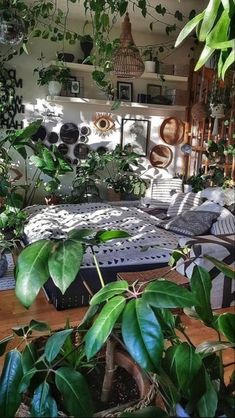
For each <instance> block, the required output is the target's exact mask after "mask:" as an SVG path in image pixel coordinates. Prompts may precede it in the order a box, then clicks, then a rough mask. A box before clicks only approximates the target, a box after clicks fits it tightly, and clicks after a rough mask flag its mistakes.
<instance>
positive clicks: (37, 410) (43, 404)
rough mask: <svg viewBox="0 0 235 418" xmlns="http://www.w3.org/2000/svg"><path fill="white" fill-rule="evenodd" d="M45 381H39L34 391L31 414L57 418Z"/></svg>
mask: <svg viewBox="0 0 235 418" xmlns="http://www.w3.org/2000/svg"><path fill="white" fill-rule="evenodd" d="M49 390H50V387H49V384H48V383H47V382H45V381H44V382H43V383H41V384H40V385H39V386H38V387H37V388H36V389H35V391H34V394H33V398H32V401H31V411H30V412H31V416H33V417H35V418H36V417H38V418H57V417H58V409H57V405H56V402H55V400H54V399H53V398H52V397H51V396H50V393H49Z"/></svg>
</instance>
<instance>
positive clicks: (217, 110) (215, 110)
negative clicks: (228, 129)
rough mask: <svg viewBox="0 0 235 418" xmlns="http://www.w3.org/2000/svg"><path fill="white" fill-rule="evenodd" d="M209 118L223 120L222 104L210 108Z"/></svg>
mask: <svg viewBox="0 0 235 418" xmlns="http://www.w3.org/2000/svg"><path fill="white" fill-rule="evenodd" d="M211 116H212V118H218V119H220V118H224V104H223V103H219V104H217V105H212V106H211Z"/></svg>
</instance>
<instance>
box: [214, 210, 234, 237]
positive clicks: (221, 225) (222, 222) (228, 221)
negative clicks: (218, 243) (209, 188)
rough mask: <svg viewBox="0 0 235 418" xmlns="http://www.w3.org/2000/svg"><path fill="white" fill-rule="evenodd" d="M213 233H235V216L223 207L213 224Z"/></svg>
mask: <svg viewBox="0 0 235 418" xmlns="http://www.w3.org/2000/svg"><path fill="white" fill-rule="evenodd" d="M211 233H212V234H213V235H230V234H234V233H235V216H233V214H232V213H231V212H230V211H229V210H228V209H225V208H223V210H222V212H221V214H220V216H219V217H218V219H217V221H216V222H215V223H214V224H213V225H212V228H211Z"/></svg>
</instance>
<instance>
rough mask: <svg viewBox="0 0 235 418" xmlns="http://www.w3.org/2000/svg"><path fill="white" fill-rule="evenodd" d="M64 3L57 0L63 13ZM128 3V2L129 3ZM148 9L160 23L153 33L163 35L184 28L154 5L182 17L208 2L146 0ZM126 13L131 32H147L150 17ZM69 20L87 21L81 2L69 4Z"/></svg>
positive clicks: (131, 8)
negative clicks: (169, 29)
mask: <svg viewBox="0 0 235 418" xmlns="http://www.w3.org/2000/svg"><path fill="white" fill-rule="evenodd" d="M26 2H27V3H33V2H34V0H26ZM66 3H67V2H66V1H65V0H57V4H58V7H59V8H61V9H62V10H63V11H66ZM129 3H130V2H129ZM148 3H149V6H150V7H149V8H148V10H149V11H151V14H152V15H153V16H155V17H157V18H158V19H159V20H160V21H162V22H164V23H163V24H162V23H160V22H159V23H156V24H154V26H153V31H154V32H155V33H165V26H166V23H167V24H174V23H176V24H177V27H179V28H181V27H183V26H184V22H179V21H177V20H176V19H175V18H174V16H170V15H169V14H165V15H164V16H162V15H160V14H157V13H156V11H155V10H154V8H155V7H156V5H158V4H161V5H162V7H165V8H166V9H167V10H168V11H169V12H170V13H173V14H174V13H175V11H176V10H179V11H180V12H181V13H183V15H185V16H188V15H189V12H190V11H191V10H192V9H195V10H196V11H197V12H198V11H201V10H202V9H203V8H204V7H205V6H206V5H207V4H208V0H148ZM128 12H129V14H130V20H131V23H132V28H133V30H136V31H143V32H145V31H146V32H147V31H149V24H150V23H151V22H152V21H153V18H152V17H151V16H146V18H144V17H143V16H142V14H141V12H140V11H139V10H138V9H135V10H133V7H132V6H131V7H129V9H128ZM69 18H70V19H72V20H88V21H89V13H88V14H87V15H86V16H85V11H84V7H83V0H80V1H78V2H77V3H71V2H69ZM122 21H123V18H120V19H119V20H118V22H117V23H116V25H117V26H119V25H121V23H122Z"/></svg>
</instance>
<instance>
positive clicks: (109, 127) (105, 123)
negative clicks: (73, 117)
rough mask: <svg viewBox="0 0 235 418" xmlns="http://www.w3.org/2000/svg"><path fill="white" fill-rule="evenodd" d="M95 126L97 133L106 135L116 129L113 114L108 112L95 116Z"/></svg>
mask: <svg viewBox="0 0 235 418" xmlns="http://www.w3.org/2000/svg"><path fill="white" fill-rule="evenodd" d="M94 126H95V128H96V130H97V133H99V134H100V135H106V134H107V133H110V132H111V131H113V130H115V120H114V118H113V116H112V115H110V114H108V113H100V114H97V115H96V116H95V120H94Z"/></svg>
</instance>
